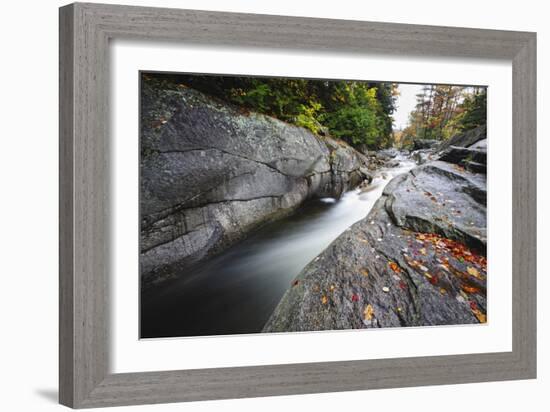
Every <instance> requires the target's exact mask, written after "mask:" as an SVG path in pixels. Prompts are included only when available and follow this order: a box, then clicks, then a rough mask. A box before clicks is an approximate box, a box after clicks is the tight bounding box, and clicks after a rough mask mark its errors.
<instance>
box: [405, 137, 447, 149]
mask: <svg viewBox="0 0 550 412" xmlns="http://www.w3.org/2000/svg"><path fill="white" fill-rule="evenodd" d="M439 143H441V141H440V140H435V139H415V140H413V148H412V150H422V149H432V148H434V147H435V146H437V145H438V144H439Z"/></svg>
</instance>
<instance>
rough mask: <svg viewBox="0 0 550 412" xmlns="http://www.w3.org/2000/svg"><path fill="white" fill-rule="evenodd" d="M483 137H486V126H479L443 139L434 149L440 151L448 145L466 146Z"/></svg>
mask: <svg viewBox="0 0 550 412" xmlns="http://www.w3.org/2000/svg"><path fill="white" fill-rule="evenodd" d="M484 139H487V126H479V127H476V128H475V129H472V130H468V131H467V132H464V133H460V134H457V135H455V136H453V137H451V138H450V139H447V140H444V141H443V142H442V143H441V144H440V145H439V146H437V148H436V149H435V150H436V151H437V152H442V151H444V150H445V149H447V148H448V147H450V146H457V147H468V146H472V145H473V144H475V143H477V142H479V141H480V140H484Z"/></svg>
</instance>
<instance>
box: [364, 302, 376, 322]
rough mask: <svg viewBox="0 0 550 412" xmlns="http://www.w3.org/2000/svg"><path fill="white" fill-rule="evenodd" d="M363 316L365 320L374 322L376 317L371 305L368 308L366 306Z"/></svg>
mask: <svg viewBox="0 0 550 412" xmlns="http://www.w3.org/2000/svg"><path fill="white" fill-rule="evenodd" d="M363 316H364V318H365V320H372V318H373V316H374V308H373V307H372V305H371V304H370V303H369V304H368V305H367V306H365V310H364V311H363Z"/></svg>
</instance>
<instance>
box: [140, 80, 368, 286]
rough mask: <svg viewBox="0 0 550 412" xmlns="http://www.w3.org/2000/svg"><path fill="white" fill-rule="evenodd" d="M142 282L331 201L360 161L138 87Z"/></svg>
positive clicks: (255, 121)
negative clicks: (314, 202)
mask: <svg viewBox="0 0 550 412" xmlns="http://www.w3.org/2000/svg"><path fill="white" fill-rule="evenodd" d="M141 109H142V112H141V162H140V195H141V196H140V219H141V232H140V270H141V280H142V285H145V286H146V285H148V284H152V283H156V282H159V281H161V280H164V279H167V278H169V277H173V276H175V274H176V273H179V272H181V271H182V270H183V269H185V268H187V267H189V266H190V265H192V264H193V263H195V262H197V261H199V260H201V259H204V258H206V257H208V256H211V255H213V254H215V253H217V252H220V251H222V250H224V249H225V248H227V247H229V246H230V245H232V244H234V243H235V242H237V241H239V240H241V239H243V238H244V237H245V236H246V235H247V234H248V233H249V232H250V231H251V230H253V229H254V228H256V227H258V226H259V225H262V224H264V223H266V222H268V221H271V220H274V219H277V218H280V217H282V216H284V215H287V214H288V213H291V212H292V211H293V210H295V209H296V208H297V207H298V206H299V205H300V204H301V203H302V202H303V201H304V200H306V199H308V198H311V197H325V196H332V197H338V196H339V195H340V194H342V193H343V192H344V191H346V190H348V189H349V188H352V187H355V186H357V185H358V184H360V183H361V182H362V181H364V180H365V179H368V178H369V175H368V168H367V166H368V161H367V159H366V157H364V156H363V155H361V154H360V153H359V152H357V151H355V150H354V149H353V148H351V147H350V146H348V145H346V144H345V143H342V142H337V141H334V140H332V139H330V138H329V137H319V136H316V135H314V134H312V133H310V132H309V131H308V130H306V129H303V128H299V127H295V126H291V125H289V124H286V123H284V122H281V121H279V120H276V119H274V118H271V117H269V116H264V115H260V114H256V113H246V112H242V111H241V110H239V109H238V108H235V107H232V106H230V105H228V104H225V103H223V102H221V101H218V100H216V99H213V98H210V97H208V96H206V95H204V94H202V93H200V92H197V91H195V90H192V89H189V88H186V87H183V86H181V85H175V84H171V83H167V82H156V81H155V82H153V81H152V80H151V81H147V80H145V81H144V82H143V84H142V100H141Z"/></svg>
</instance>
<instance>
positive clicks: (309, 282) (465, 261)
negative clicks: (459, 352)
mask: <svg viewBox="0 0 550 412" xmlns="http://www.w3.org/2000/svg"><path fill="white" fill-rule="evenodd" d="M479 136H482V134H480V133H475V139H474V137H472V133H470V134H469V135H467V136H466V138H464V136H463V137H462V138H461V139H458V138H457V139H455V145H445V147H444V148H443V149H442V152H444V153H443V155H442V159H441V160H435V161H429V162H428V163H426V164H424V165H422V166H419V167H416V168H414V169H412V170H411V171H410V172H409V173H407V174H403V175H400V176H397V177H395V178H394V179H393V180H392V181H391V182H390V183H389V184H388V185H387V186H386V188H385V189H384V192H383V195H382V197H381V198H380V199H379V200H378V201H377V203H376V204H375V206H374V207H373V209H372V210H371V212H370V213H369V215H368V216H367V217H366V218H365V219H363V220H361V221H359V222H358V223H356V224H355V225H353V226H352V227H351V228H349V229H348V230H347V231H346V232H344V234H342V235H341V236H340V237H339V238H337V239H336V240H335V241H334V242H333V243H332V244H331V245H330V246H329V247H328V248H327V249H326V250H325V251H324V252H323V253H321V254H320V255H319V256H317V257H316V258H315V259H314V260H313V261H312V262H310V263H309V264H308V265H307V266H306V267H305V268H304V270H303V271H302V272H301V273H300V275H298V277H297V278H296V279H295V280H294V281H293V282H292V284H291V286H290V287H289V289H288V290H287V292H286V293H285V295H284V296H283V298H282V300H281V302H280V303H279V305H278V306H277V308H276V309H275V311H274V312H273V314H272V316H271V317H270V319H269V321H268V322H267V323H266V325H265V327H264V331H265V332H282V331H287V332H288V331H307V330H327V329H348V328H354V329H355V328H375V327H397V326H420V325H423V326H426V325H452V324H469V323H484V322H486V308H487V303H486V281H487V279H486V277H487V272H486V269H487V266H486V265H487V263H486V259H485V253H486V252H485V251H486V245H487V234H486V176H485V174H484V173H480V172H479V171H477V170H476V171H472V170H468V168H466V167H464V165H465V162H475V163H479V164H480V165H482V166H483V165H485V164H486V163H483V162H484V159H485V162H486V154H485V155H484V154H483V153H482V152H483V151H484V150H486V149H484V144H483V142H481V143H480V144H478V145H477V146H476V147H473V148H471V149H468V150H467V149H465V148H464V146H456V145H458V144H467V145H468V146H470V145H472V144H474V143H476V142H478V141H481V140H482V139H480V138H478V137H479ZM476 139H477V140H476ZM451 140H452V139H451ZM472 140H475V141H474V142H472ZM485 148H486V145H485ZM478 152H479V153H478ZM474 157H475V159H474ZM443 159H446V160H447V161H444V160H443Z"/></svg>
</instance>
